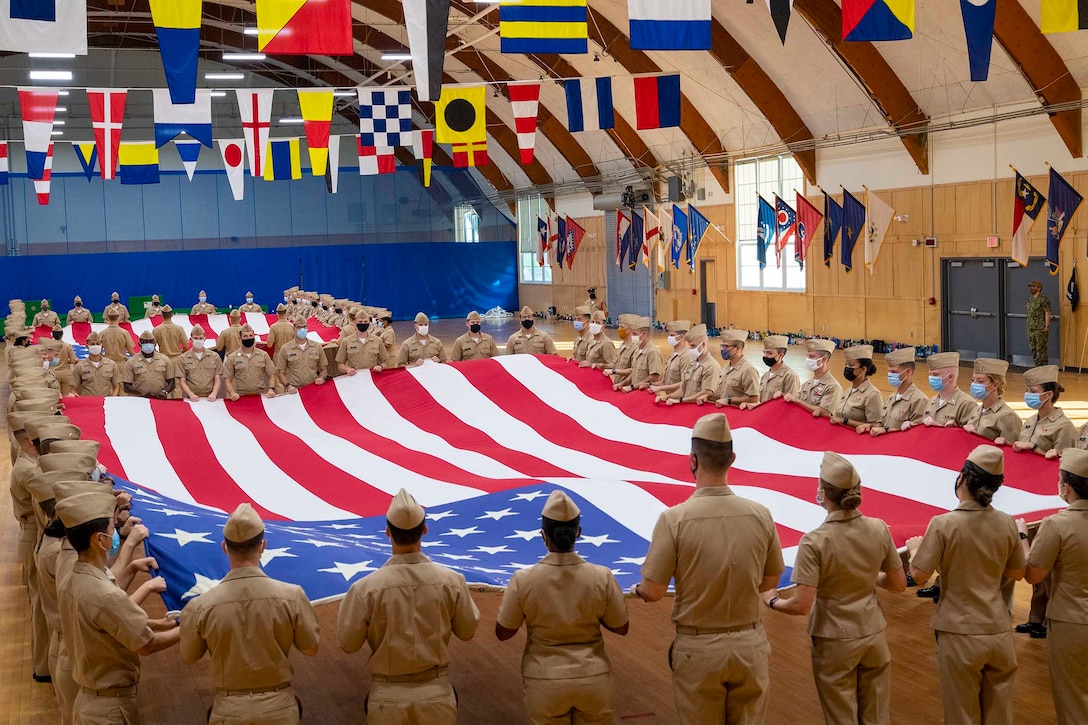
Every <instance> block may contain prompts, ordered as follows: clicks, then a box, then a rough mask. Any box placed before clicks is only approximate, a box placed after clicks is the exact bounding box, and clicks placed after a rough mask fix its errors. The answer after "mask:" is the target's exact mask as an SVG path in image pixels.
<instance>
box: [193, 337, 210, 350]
mask: <svg viewBox="0 0 1088 725" xmlns="http://www.w3.org/2000/svg"><path fill="white" fill-rule="evenodd" d="M206 342H207V340H204V339H203V338H200V339H195V340H193V349H194V350H203V349H204V345H205V343H206Z"/></svg>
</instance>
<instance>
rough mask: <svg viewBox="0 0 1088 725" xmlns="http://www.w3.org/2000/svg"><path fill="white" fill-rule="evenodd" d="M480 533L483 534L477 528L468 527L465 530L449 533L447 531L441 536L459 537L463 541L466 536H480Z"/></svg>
mask: <svg viewBox="0 0 1088 725" xmlns="http://www.w3.org/2000/svg"><path fill="white" fill-rule="evenodd" d="M482 533H484V532H482V531H480V529H479V528H477V527H475V526H470V527H468V528H467V529H450V530H449V531H447V532H446V533H444V534H442V535H443V536H457V537H460V538H462V539H463V538H465V537H466V536H468V535H469V534H482Z"/></svg>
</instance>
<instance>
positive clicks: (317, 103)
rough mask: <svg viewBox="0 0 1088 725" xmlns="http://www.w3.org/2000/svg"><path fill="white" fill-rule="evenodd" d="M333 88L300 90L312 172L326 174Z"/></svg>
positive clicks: (299, 94) (317, 174) (299, 102)
mask: <svg viewBox="0 0 1088 725" xmlns="http://www.w3.org/2000/svg"><path fill="white" fill-rule="evenodd" d="M332 99H333V95H332V90H331V89H330V90H323V89H302V88H300V89H299V90H298V105H299V107H300V108H301V109H302V122H303V124H304V125H305V128H306V148H307V149H308V150H309V152H310V173H312V174H313V175H314V176H324V175H325V167H326V165H327V164H328V163H329V129H330V128H331V127H332Z"/></svg>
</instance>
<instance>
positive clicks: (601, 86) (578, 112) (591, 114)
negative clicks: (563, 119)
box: [563, 78, 616, 133]
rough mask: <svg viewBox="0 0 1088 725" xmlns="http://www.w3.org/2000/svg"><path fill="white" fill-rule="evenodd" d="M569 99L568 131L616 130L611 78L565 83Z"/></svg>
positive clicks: (564, 89)
mask: <svg viewBox="0 0 1088 725" xmlns="http://www.w3.org/2000/svg"><path fill="white" fill-rule="evenodd" d="M563 91H564V93H565V95H566V97H567V130H569V131H570V132H571V133H577V132H579V131H595V130H597V129H603V128H614V127H615V125H616V115H615V111H614V110H613V106H612V79H611V78H574V79H571V80H565V81H563Z"/></svg>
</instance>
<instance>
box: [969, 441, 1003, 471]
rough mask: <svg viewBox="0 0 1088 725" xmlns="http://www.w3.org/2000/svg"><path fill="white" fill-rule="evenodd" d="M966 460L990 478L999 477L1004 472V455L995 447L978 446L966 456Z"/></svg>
mask: <svg viewBox="0 0 1088 725" xmlns="http://www.w3.org/2000/svg"><path fill="white" fill-rule="evenodd" d="M967 460H969V461H970V462H971V463H974V464H975V465H976V466H978V467H979V468H981V469H982V470H983V471H986V473H989V474H990V475H992V476H1000V475H1001V474H1003V473H1004V472H1005V454H1004V453H1002V452H1001V449H1000V448H997V447H995V446H988V445H981V446H978V447H977V448H975V450H973V451H971V453H970V455H968V456H967Z"/></svg>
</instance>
